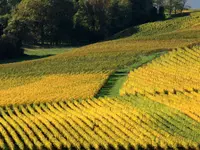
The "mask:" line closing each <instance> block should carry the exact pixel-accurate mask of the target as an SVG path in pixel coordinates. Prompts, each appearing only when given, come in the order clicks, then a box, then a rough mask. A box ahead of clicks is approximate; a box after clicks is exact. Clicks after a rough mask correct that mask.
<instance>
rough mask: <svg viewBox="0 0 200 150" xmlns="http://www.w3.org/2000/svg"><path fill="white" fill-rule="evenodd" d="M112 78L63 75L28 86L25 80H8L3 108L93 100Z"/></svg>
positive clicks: (0, 101) (0, 88) (0, 86)
mask: <svg viewBox="0 0 200 150" xmlns="http://www.w3.org/2000/svg"><path fill="white" fill-rule="evenodd" d="M108 76H109V73H107V74H106V73H104V74H103V73H96V74H95V73H93V74H90V73H80V74H59V75H49V76H41V77H40V78H36V77H35V78H33V77H29V78H27V80H26V82H25V83H23V81H24V79H23V78H11V79H4V80H1V81H0V95H1V96H0V105H1V106H3V105H10V104H30V103H35V102H46V101H59V100H63V99H72V98H73V99H79V98H82V99H85V98H92V97H94V96H95V95H96V93H97V92H98V91H99V89H100V88H101V87H102V86H103V84H104V82H105V80H106V79H107V78H108ZM28 79H30V80H28ZM49 83H51V84H49ZM4 85H6V86H4ZM55 90H56V92H55Z"/></svg>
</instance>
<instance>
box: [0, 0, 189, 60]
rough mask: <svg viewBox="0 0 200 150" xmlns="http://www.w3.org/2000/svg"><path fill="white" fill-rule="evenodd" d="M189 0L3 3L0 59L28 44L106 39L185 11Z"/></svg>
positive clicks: (19, 0)
mask: <svg viewBox="0 0 200 150" xmlns="http://www.w3.org/2000/svg"><path fill="white" fill-rule="evenodd" d="M185 5H186V0H154V1H152V0H0V59H1V58H5V57H13V56H18V55H21V54H23V50H22V49H21V46H22V43H23V44H29V45H35V44H40V45H51V46H54V45H61V44H68V45H72V44H73V45H77V44H87V43H93V42H97V41H101V40H104V39H106V38H108V37H109V36H111V35H113V34H115V33H117V32H119V31H121V30H123V29H125V28H127V27H130V26H135V25H138V24H142V23H146V22H152V21H157V20H162V19H164V18H165V12H166V11H168V13H169V14H172V12H173V11H174V12H175V13H177V12H178V11H179V12H182V10H183V8H184V7H185Z"/></svg>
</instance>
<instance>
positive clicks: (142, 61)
mask: <svg viewBox="0 0 200 150" xmlns="http://www.w3.org/2000/svg"><path fill="white" fill-rule="evenodd" d="M199 23H200V13H199V12H191V14H190V15H189V16H184V17H178V18H172V19H168V20H165V21H158V22H153V23H147V24H143V25H140V26H137V27H134V28H129V29H126V30H124V31H122V32H120V33H118V34H116V35H115V36H113V37H112V38H111V39H110V40H109V41H104V42H99V43H95V44H91V45H87V46H83V47H79V48H73V49H68V48H62V49H54V50H51V51H50V50H46V49H45V50H44V49H38V50H34V49H26V54H27V55H30V56H31V55H33V56H38V57H40V58H37V59H33V60H28V59H27V60H23V61H19V62H10V63H1V64H0V148H1V149H13V150H14V149H199V148H200V142H199V141H200V117H199V113H200V112H199V100H200V92H199V91H200V86H199V85H200V76H199V69H200V68H199V67H200V63H199V61H200V59H199V58H200V48H199V43H200V36H199V34H198V33H200V26H199ZM50 55H53V56H50Z"/></svg>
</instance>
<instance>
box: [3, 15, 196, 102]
mask: <svg viewBox="0 0 200 150" xmlns="http://www.w3.org/2000/svg"><path fill="white" fill-rule="evenodd" d="M199 16H200V13H198V12H196V13H192V14H191V16H187V17H182V18H175V19H173V20H167V21H164V22H155V23H150V24H145V25H141V26H139V27H138V28H141V30H140V31H139V32H138V33H137V34H135V35H134V36H133V37H128V38H124V39H118V40H113V41H106V42H101V43H96V44H92V45H88V46H84V47H81V48H77V49H75V50H73V51H69V52H66V53H64V54H60V55H56V56H52V57H48V58H43V59H39V60H32V61H24V62H19V63H10V64H2V65H0V85H1V86H0V91H1V95H2V99H1V100H0V101H5V100H4V99H3V97H5V98H6V97H8V95H10V99H12V101H7V102H6V103H4V102H2V103H1V104H3V103H4V104H5V105H6V104H13V103H16V104H19V103H20V104H21V103H32V102H33V101H34V102H37V101H38V102H40V101H44V97H50V98H49V99H48V98H45V101H54V100H56V99H57V97H56V94H53V93H56V92H57V91H58V89H60V91H61V92H62V88H63V86H62V84H57V82H52V84H57V86H47V88H46V89H45V90H43V92H38V90H40V86H43V87H45V85H51V76H53V79H54V81H59V80H63V78H65V80H66V81H67V79H69V78H68V76H70V75H76V74H83V75H84V74H90V75H92V74H94V75H97V74H100V76H99V77H100V78H99V77H98V78H92V79H90V83H95V84H96V85H97V86H91V84H90V83H88V82H85V80H84V78H83V79H81V78H79V79H76V80H74V83H73V84H68V82H63V83H64V87H67V88H70V86H72V85H74V84H82V83H83V85H84V87H87V86H88V88H91V87H93V88H94V89H93V90H92V91H93V92H92V93H90V94H89V95H88V93H87V92H85V95H81V96H75V97H74V95H79V94H76V93H74V92H75V91H74V90H72V92H73V93H70V92H68V93H67V95H71V97H70V96H69V97H66V96H63V97H62V96H61V97H59V99H65V98H68V99H71V98H87V97H91V96H94V95H95V94H96V93H97V91H98V90H99V89H100V88H101V87H102V86H103V84H104V82H106V80H107V78H108V76H109V75H110V74H112V73H113V72H114V71H115V70H117V69H123V68H126V67H129V66H131V65H133V64H134V63H137V62H138V55H140V56H141V55H148V54H149V53H153V52H157V51H164V50H171V49H173V48H176V47H184V46H187V45H190V44H193V43H198V42H200V38H199V37H198V36H197V35H198V34H189V32H191V31H192V32H194V33H198V32H199V31H200V28H199V27H198V22H200V21H199ZM192 22H193V24H194V25H191V23H192ZM180 23H181V24H183V25H182V27H181V28H180V27H179V26H180ZM151 24H153V26H155V27H156V28H152V29H151ZM168 26H169V27H168ZM166 27H168V28H167V29H166ZM178 27H179V30H180V32H179V33H182V32H186V35H188V36H190V37H191V38H185V37H184V36H183V37H182V36H179V37H178V38H171V37H168V36H162V37H160V34H155V33H154V32H158V33H162V34H164V33H165V34H168V33H169V35H173V34H171V32H172V31H174V29H175V28H176V29H177V30H176V32H178V31H179V30H178ZM186 27H187V28H186ZM157 28H158V29H159V28H160V30H158V29H157ZM155 29H156V30H155ZM157 30H158V31H157ZM174 32H175V31H174ZM152 34H155V36H158V37H156V38H155V36H152ZM147 35H148V36H147ZM174 35H175V37H176V35H177V34H174ZM184 35H185V34H184ZM49 77H50V78H49ZM46 78H47V79H49V80H46ZM96 79H97V80H96ZM36 82H37V83H36ZM8 83H9V84H8ZM30 83H31V84H33V85H34V86H33V87H35V88H34V90H30V91H28V90H26V89H27V88H28V87H32V85H29V84H30ZM35 83H36V84H35ZM52 87H53V88H52ZM18 88H19V89H24V90H22V91H23V92H22V91H21V90H17V89H18ZM48 88H50V90H48ZM67 88H65V91H67ZM84 89H85V88H78V87H77V90H76V91H79V92H81V91H82V90H84ZM46 91H51V92H50V93H49V92H46ZM54 91H55V92H54ZM79 92H78V93H79ZM18 95H20V96H18ZM22 95H23V96H22ZM31 95H37V97H38V98H37V100H34V99H31ZM14 97H17V100H16V102H15V99H13V98H14Z"/></svg>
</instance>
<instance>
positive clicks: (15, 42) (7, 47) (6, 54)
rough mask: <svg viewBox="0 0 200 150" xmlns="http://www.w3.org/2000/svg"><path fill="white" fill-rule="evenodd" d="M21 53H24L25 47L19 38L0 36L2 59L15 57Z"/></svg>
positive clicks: (0, 55) (0, 54) (0, 57)
mask: <svg viewBox="0 0 200 150" xmlns="http://www.w3.org/2000/svg"><path fill="white" fill-rule="evenodd" d="M21 55H23V49H22V48H21V41H20V40H19V39H18V38H16V37H14V36H8V35H3V36H2V37H1V38H0V59H8V58H15V57H19V56H21Z"/></svg>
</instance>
